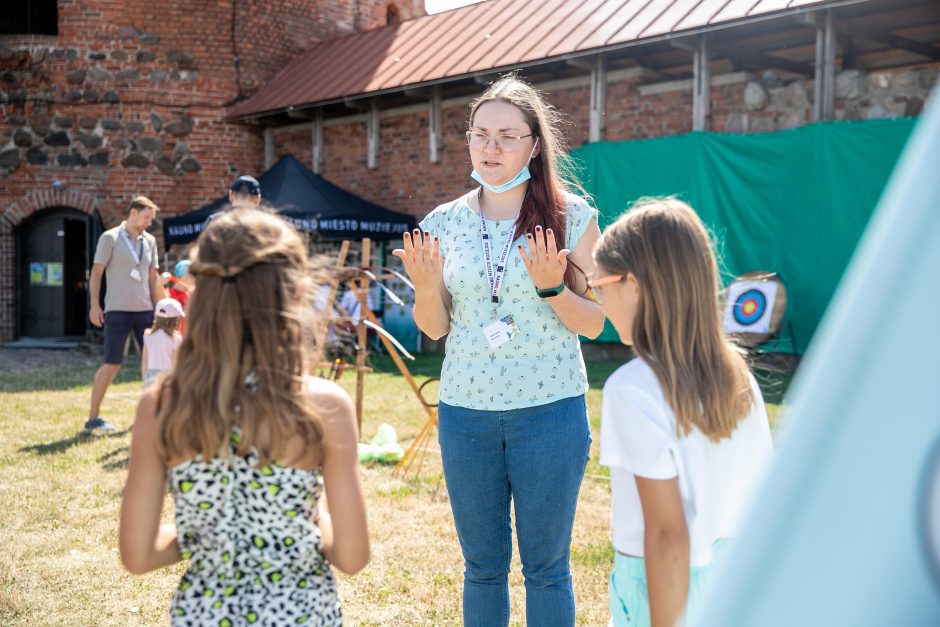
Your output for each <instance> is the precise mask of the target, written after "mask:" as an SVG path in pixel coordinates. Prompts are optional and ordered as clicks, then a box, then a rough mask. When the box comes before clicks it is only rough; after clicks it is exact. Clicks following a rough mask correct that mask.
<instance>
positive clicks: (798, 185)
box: [572, 118, 940, 353]
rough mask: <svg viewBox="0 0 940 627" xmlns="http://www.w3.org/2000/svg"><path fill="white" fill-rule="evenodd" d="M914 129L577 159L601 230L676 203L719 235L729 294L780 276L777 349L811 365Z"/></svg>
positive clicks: (833, 126) (628, 146)
mask: <svg viewBox="0 0 940 627" xmlns="http://www.w3.org/2000/svg"><path fill="white" fill-rule="evenodd" d="M914 122H915V119H914V118H898V119H893V120H869V121H852V122H825V123H819V124H812V125H810V126H804V127H801V128H797V129H792V130H787V131H778V132H773V133H759V134H747V135H731V134H722V133H704V132H693V133H688V134H686V135H679V136H675V137H665V138H659V139H647V140H637V141H627V142H601V143H594V144H587V145H585V146H583V147H581V148H579V149H577V150H575V151H573V153H572V156H573V157H575V159H576V160H577V161H579V162H580V163H579V167H580V168H581V172H580V173H579V175H580V177H581V181H582V184H583V185H584V187H585V189H586V190H587V191H588V192H589V193H590V194H592V196H593V197H594V201H595V203H596V205H597V208H598V209H599V210H600V212H601V217H600V226H601V229H603V228H604V227H605V226H607V225H608V224H610V223H611V222H613V221H614V220H615V219H616V218H617V216H619V215H620V214H621V213H623V211H624V210H625V209H626V208H627V207H628V206H629V204H630V203H631V202H632V201H634V200H636V199H637V198H640V197H642V196H663V195H676V196H678V197H679V198H681V199H682V200H685V201H686V202H688V203H689V204H691V205H692V207H693V208H695V210H696V211H697V212H698V214H699V215H700V216H701V217H702V220H703V221H704V222H705V223H706V224H707V225H708V226H709V228H710V229H711V230H712V232H713V233H714V235H715V237H716V239H717V242H718V247H719V255H720V260H719V262H720V263H721V265H722V271H723V273H724V276H723V277H722V278H723V280H724V282H725V284H727V283H729V282H730V281H731V280H732V278H733V277H734V276H736V275H739V274H743V273H745V272H749V271H752V270H765V271H770V272H776V273H778V274H779V275H780V277H781V279H782V281H783V283H784V285H785V286H786V289H787V300H788V304H787V313H786V316H785V318H784V323H783V325H781V329H780V332H779V335H780V338H779V340H778V341H777V342H776V343H775V344H774V345H773V346H772V347H771V348H773V349H775V350H779V351H782V352H796V353H803V352H804V350H805V349H806V346H807V344H809V341H810V339H811V338H812V336H813V332H814V331H815V330H816V325H817V324H818V323H819V320H820V318H821V317H822V315H823V311H824V310H825V309H826V306H827V305H828V303H829V299H830V298H831V297H832V294H833V292H834V291H835V288H836V285H837V284H838V282H839V279H840V278H841V277H842V273H843V271H844V270H845V268H846V266H847V265H848V262H849V258H850V257H851V255H852V251H853V250H854V249H855V245H856V244H857V243H858V241H859V238H860V236H861V234H862V231H863V230H864V229H865V226H866V224H867V223H868V218H869V217H870V216H871V214H872V212H873V211H874V209H875V206H876V205H877V203H878V199H879V197H880V196H881V192H882V190H883V189H884V186H885V184H886V183H887V181H888V177H889V176H890V174H891V171H892V169H893V168H894V165H895V163H896V162H897V159H898V156H899V155H900V153H901V150H902V148H903V147H904V143H905V142H906V140H907V138H908V136H909V135H910V132H911V129H912V128H913V127H914ZM938 173H940V171H938ZM598 339H599V341H608V342H614V341H617V335H616V332H615V331H614V330H613V328H612V327H610V325H609V324H608V326H607V328H606V329H605V330H604V333H603V334H602V335H601V337H600V338H598Z"/></svg>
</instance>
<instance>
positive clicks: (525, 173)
mask: <svg viewBox="0 0 940 627" xmlns="http://www.w3.org/2000/svg"><path fill="white" fill-rule="evenodd" d="M538 145H539V140H538V139H536V140H535V144H534V145H533V146H532V151H531V152H530V153H529V158H528V159H527V160H526V162H525V165H524V166H522V169H521V170H519V174H517V175H516V176H514V177H513V178H511V179H509V180H508V181H506V182H505V183H503V184H502V185H490V184H489V183H487V182H486V181H484V180H483V177H482V176H480V173H479V172H477V170H476V168H474V169H473V171H472V172H471V173H470V178H472V179H473V180H474V181H476V182H477V183H479V184H480V185H482V186H483V187H484V188H486V189H487V190H488V191H491V192H493V193H494V194H502V193H503V192H508V191H509V190H511V189H512V188H514V187H518V186H519V185H522V184H523V183H525V182H526V181H528V180H529V179H530V178H532V175H531V174H530V173H529V161H532V157H533V156H534V155H535V148H536V147H537V146H538Z"/></svg>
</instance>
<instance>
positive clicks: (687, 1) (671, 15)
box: [640, 0, 702, 37]
mask: <svg viewBox="0 0 940 627" xmlns="http://www.w3.org/2000/svg"><path fill="white" fill-rule="evenodd" d="M701 2H702V0H674V1H673V2H672V4H671V5H670V6H669V8H668V9H666V10H665V11H663V13H662V15H660V16H659V17H658V18H656V21H655V22H653V23H652V24H650V25H649V26H647V27H646V29H645V30H644V31H643V32H642V33H640V37H655V36H656V35H662V34H663V33H671V32H673V31H674V30H676V26H678V25H679V23H680V22H682V20H683V19H684V18H685V16H686V15H688V14H689V13H690V12H692V10H693V9H695V7H696V6H697V5H699V4H701Z"/></svg>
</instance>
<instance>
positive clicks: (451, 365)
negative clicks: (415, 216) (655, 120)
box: [395, 76, 604, 627]
mask: <svg viewBox="0 0 940 627" xmlns="http://www.w3.org/2000/svg"><path fill="white" fill-rule="evenodd" d="M467 139H468V148H469V151H470V161H471V162H472V164H473V171H472V172H471V174H470V176H471V177H472V178H473V179H474V180H476V181H477V182H478V183H479V184H480V187H478V188H475V189H473V190H472V191H470V192H469V193H467V194H464V195H462V196H460V197H459V198H457V199H456V200H453V201H451V202H449V203H446V204H444V205H441V206H440V207H438V208H437V209H435V210H434V211H432V212H431V213H430V214H429V215H428V216H427V218H425V219H424V221H423V222H422V223H421V224H420V227H421V228H420V230H419V229H416V230H415V231H414V233H405V234H404V248H403V249H399V250H396V251H395V254H396V255H397V256H398V257H400V258H401V259H402V260H403V261H404V264H405V268H406V270H407V271H408V274H409V275H410V276H411V278H412V280H413V281H414V284H415V311H414V317H415V322H416V323H417V325H418V326H419V328H421V330H422V331H424V332H425V333H426V334H427V335H429V336H430V337H432V338H435V339H436V338H440V337H442V336H444V335H445V334H446V335H448V337H447V344H446V356H445V359H444V365H443V370H442V373H441V386H440V405H439V408H438V420H439V440H440V446H441V456H442V459H443V464H444V476H445V479H446V482H447V489H448V492H449V494H450V500H451V506H452V509H453V513H454V521H455V524H456V527H457V535H458V537H459V539H460V546H461V549H462V551H463V555H464V562H465V571H464V590H463V615H464V622H465V624H466V625H485V626H486V627H491V626H493V625H507V624H508V623H509V587H508V573H509V562H510V557H511V555H512V529H511V526H510V504H511V503H512V504H513V506H514V512H515V520H516V535H517V539H518V543H519V545H518V546H519V555H520V557H521V560H522V574H523V576H524V578H525V588H526V623H527V624H528V625H530V626H531V627H537V626H539V625H553V626H556V625H573V624H574V622H575V606H574V594H573V591H572V583H571V573H570V567H569V547H570V544H571V530H572V525H573V523H574V515H575V506H576V503H577V498H578V491H579V489H580V486H581V479H582V477H583V475H584V468H585V464H586V463H587V459H588V452H589V448H590V444H591V433H590V426H589V424H588V417H587V409H586V405H585V401H584V394H585V391H586V390H587V376H586V373H585V369H584V360H583V358H582V356H581V349H580V344H579V342H578V335H579V334H580V335H585V336H588V337H597V335H599V334H600V332H601V330H602V328H603V324H604V318H603V313H602V311H601V309H600V307H599V306H598V305H597V304H596V303H595V302H593V301H592V300H591V299H590V298H588V297H587V289H588V288H587V279H586V274H585V272H590V271H591V269H592V268H593V260H592V257H591V251H592V249H593V246H594V243H595V242H596V241H597V239H598V238H599V236H600V231H599V229H598V226H597V211H596V210H595V209H593V208H591V206H590V205H589V204H588V203H587V202H586V201H585V200H584V199H583V198H581V197H579V196H577V195H575V194H574V193H572V192H571V191H569V184H568V183H566V182H565V181H564V180H563V179H562V177H561V176H560V174H559V168H560V167H564V165H565V163H566V155H565V154H564V148H563V138H562V136H561V133H560V130H559V124H558V114H557V112H556V111H555V110H554V109H553V108H552V107H551V106H550V105H549V104H548V103H547V102H546V101H545V100H544V99H543V98H542V97H541V95H540V94H539V93H538V92H537V91H536V90H535V89H534V88H532V86H530V85H528V84H527V83H525V82H523V81H521V80H520V79H518V78H517V77H515V76H507V77H504V78H502V79H500V80H499V81H497V82H495V83H494V84H492V85H491V86H490V87H489V88H488V89H487V90H486V92H485V93H484V94H483V95H482V96H481V97H480V98H478V99H477V100H476V101H475V102H474V103H473V104H472V105H471V107H470V119H469V130H468V131H467ZM569 178H570V177H569Z"/></svg>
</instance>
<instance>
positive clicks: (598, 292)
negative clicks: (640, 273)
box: [587, 274, 627, 305]
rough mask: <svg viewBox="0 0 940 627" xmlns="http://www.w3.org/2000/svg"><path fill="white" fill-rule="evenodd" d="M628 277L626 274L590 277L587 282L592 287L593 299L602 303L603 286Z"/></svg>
mask: <svg viewBox="0 0 940 627" xmlns="http://www.w3.org/2000/svg"><path fill="white" fill-rule="evenodd" d="M625 278H627V275H625V274H611V275H610V276H605V277H601V278H599V279H589V280H588V282H587V284H588V287H589V288H591V295H592V296H593V300H594V302H595V303H597V304H598V305H599V304H600V303H601V298H602V296H603V286H605V285H610V284H611V283H619V282H620V281H623V280H624V279H625Z"/></svg>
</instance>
